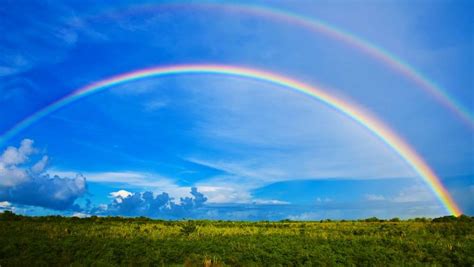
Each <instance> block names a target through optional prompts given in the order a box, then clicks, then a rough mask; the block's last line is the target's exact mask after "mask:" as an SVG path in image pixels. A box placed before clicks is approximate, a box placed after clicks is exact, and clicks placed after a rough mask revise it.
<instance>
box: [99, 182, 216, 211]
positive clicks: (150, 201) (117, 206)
mask: <svg viewBox="0 0 474 267" xmlns="http://www.w3.org/2000/svg"><path fill="white" fill-rule="evenodd" d="M190 194H191V197H184V198H180V201H179V202H178V203H177V202H175V201H174V199H173V198H172V197H170V196H169V194H168V193H166V192H163V193H161V194H159V195H156V196H155V195H154V194H153V193H152V192H149V191H146V192H138V193H132V194H129V195H121V196H120V195H117V196H116V198H115V199H114V200H113V202H112V203H111V204H109V205H107V207H106V208H105V207H103V208H94V209H93V210H91V213H93V214H97V215H115V216H147V217H154V218H184V217H188V218H189V217H193V215H195V214H194V213H195V212H196V211H197V209H199V208H200V207H203V205H204V204H205V202H206V201H207V198H206V197H205V196H204V195H203V194H202V193H200V192H198V190H197V188H195V187H193V188H191V192H190Z"/></svg>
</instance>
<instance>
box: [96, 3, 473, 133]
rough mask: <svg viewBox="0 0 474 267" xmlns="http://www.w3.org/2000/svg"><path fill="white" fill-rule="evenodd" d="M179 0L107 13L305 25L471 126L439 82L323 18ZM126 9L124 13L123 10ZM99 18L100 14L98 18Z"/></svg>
mask: <svg viewBox="0 0 474 267" xmlns="http://www.w3.org/2000/svg"><path fill="white" fill-rule="evenodd" d="M176 2H181V1H171V2H169V3H159V4H143V5H139V6H137V7H135V8H134V7H132V8H129V7H128V6H127V7H126V8H123V7H122V8H121V9H120V8H119V9H117V10H116V12H115V13H113V12H112V13H111V14H108V15H109V16H111V17H113V18H115V19H117V17H120V15H122V14H129V13H132V12H134V11H150V10H155V9H156V10H160V9H161V10H162V9H163V8H167V7H168V8H173V7H174V8H189V7H194V8H208V9H213V8H214V9H224V10H225V9H227V10H229V11H233V12H242V13H247V14H251V15H255V16H260V17H266V18H269V19H274V20H278V21H283V22H286V23H289V24H292V25H296V26H299V27H302V28H305V29H307V30H309V31H312V32H316V33H321V34H324V35H326V36H329V37H330V38H332V39H334V40H337V41H340V42H342V43H344V44H346V45H349V46H351V47H353V48H356V49H357V50H358V51H361V52H363V53H364V54H366V55H369V56H371V57H372V58H374V59H377V60H378V61H380V62H382V63H384V64H385V65H386V66H388V67H389V68H391V69H392V70H395V71H396V72H398V73H400V74H402V76H404V77H406V78H407V79H408V80H411V81H412V82H414V83H415V84H416V85H417V86H419V88H421V89H423V90H424V91H425V92H427V93H428V94H429V95H431V96H432V97H433V98H434V99H436V100H437V101H438V102H439V103H441V104H442V105H443V106H444V107H446V108H447V109H449V110H450V111H451V112H452V113H454V114H455V115H456V116H457V117H458V118H460V119H461V121H463V122H464V123H465V124H466V125H468V126H469V127H470V128H471V129H474V117H473V115H472V114H470V112H469V110H468V109H467V108H466V107H464V106H463V105H462V104H460V103H458V101H457V100H456V99H454V98H453V97H452V96H450V95H449V94H448V93H447V92H445V91H443V90H442V89H441V88H440V87H439V86H438V85H436V84H435V83H434V82H433V81H430V80H429V79H428V78H426V77H424V76H423V75H422V74H421V73H420V72H418V71H417V70H415V69H414V68H413V67H411V66H410V65H409V64H408V63H406V62H404V61H403V60H401V59H400V58H399V57H397V56H395V55H393V54H391V53H389V52H388V51H386V50H384V49H383V48H381V47H378V46H376V45H375V44H373V43H370V42H369V41H367V40H364V39H362V38H360V37H357V36H355V35H353V34H351V33H349V32H347V31H343V30H341V29H338V28H337V27H334V26H332V25H330V24H328V23H327V22H324V21H322V20H316V19H314V18H309V17H306V16H303V15H301V14H296V13H292V12H289V11H286V10H281V9H277V8H273V7H269V6H259V5H252V4H243V3H229V2H226V3H225V4H221V3H216V2H208V3H205V2H204V3H203V2H201V3H189V2H186V3H176ZM123 11H125V12H123ZM99 18H100V17H99Z"/></svg>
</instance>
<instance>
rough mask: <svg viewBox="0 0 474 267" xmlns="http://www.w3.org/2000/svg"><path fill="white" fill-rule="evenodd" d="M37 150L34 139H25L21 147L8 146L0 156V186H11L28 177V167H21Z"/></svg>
mask: <svg viewBox="0 0 474 267" xmlns="http://www.w3.org/2000/svg"><path fill="white" fill-rule="evenodd" d="M34 152H35V149H34V148H33V141H32V140H30V139H24V140H23V141H22V142H21V145H20V147H19V148H15V147H12V146H11V147H8V148H7V149H5V151H4V152H3V153H2V155H1V156H0V187H2V186H3V187H10V186H14V185H17V184H20V183H22V182H24V181H26V180H27V179H28V173H27V169H25V168H22V167H20V166H19V165H21V164H24V163H26V162H27V161H28V159H29V156H30V155H31V154H33V153H34Z"/></svg>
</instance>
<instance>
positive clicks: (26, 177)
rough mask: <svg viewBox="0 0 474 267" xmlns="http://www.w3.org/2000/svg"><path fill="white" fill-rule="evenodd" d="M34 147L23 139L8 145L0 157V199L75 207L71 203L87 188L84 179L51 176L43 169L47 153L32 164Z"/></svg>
mask: <svg viewBox="0 0 474 267" xmlns="http://www.w3.org/2000/svg"><path fill="white" fill-rule="evenodd" d="M37 153H38V152H37V150H36V149H35V148H34V147H33V140H30V139H24V140H23V141H22V142H21V144H20V146H19V147H18V148H16V147H8V148H7V149H5V151H4V152H3V153H2V155H1V156H0V202H8V203H13V204H20V205H31V206H38V207H43V208H49V209H55V210H79V209H80V208H79V206H78V205H76V204H74V202H75V201H76V199H77V198H79V197H81V196H83V195H84V194H85V193H86V191H87V186H86V179H85V177H84V176H82V175H80V174H77V175H75V177H74V178H66V177H60V176H57V175H54V176H51V175H50V174H48V173H46V172H45V169H46V166H47V163H48V156H47V155H42V157H41V159H40V160H38V161H36V162H34V163H32V162H31V161H32V160H33V156H34V154H37Z"/></svg>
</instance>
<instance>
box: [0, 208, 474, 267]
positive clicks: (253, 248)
mask: <svg viewBox="0 0 474 267" xmlns="http://www.w3.org/2000/svg"><path fill="white" fill-rule="evenodd" d="M473 251H474V218H473V217H469V216H459V217H454V216H444V217H440V218H434V219H430V218H415V219H410V220H400V219H397V218H393V219H390V220H381V219H378V218H375V217H372V218H368V219H364V220H357V221H347V220H346V221H342V220H341V221H332V220H322V221H290V220H283V221H276V222H272V221H260V222H249V221H211V220H177V221H169V220H152V219H149V218H146V217H137V218H124V217H94V216H92V217H87V218H78V217H61V216H43V217H29V216H21V215H16V214H14V213H12V212H9V211H7V212H3V213H2V214H0V266H28V265H32V266H123V265H126V266H183V265H184V266H208V267H210V266H341V265H342V266H420V265H423V266H424V265H429V266H474V253H473Z"/></svg>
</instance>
